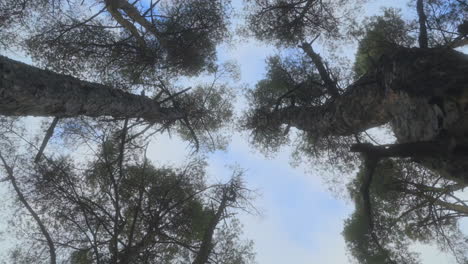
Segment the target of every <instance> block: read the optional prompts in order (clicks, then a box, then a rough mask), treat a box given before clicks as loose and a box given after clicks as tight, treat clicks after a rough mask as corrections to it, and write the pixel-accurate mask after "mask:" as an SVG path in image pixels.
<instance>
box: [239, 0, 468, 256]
mask: <svg viewBox="0 0 468 264" xmlns="http://www.w3.org/2000/svg"><path fill="white" fill-rule="evenodd" d="M248 2H249V3H251V6H250V7H249V9H248V10H247V12H248V17H249V23H248V25H247V28H248V30H250V32H252V33H253V35H254V36H256V37H257V38H258V39H260V40H263V41H267V42H270V43H274V44H276V45H277V46H279V47H286V48H289V50H287V51H286V54H287V56H288V59H277V60H278V61H283V62H282V63H281V64H280V65H281V66H280V67H278V63H276V64H273V63H269V64H268V70H267V75H266V77H265V79H264V80H262V81H260V82H259V83H258V84H257V85H256V87H255V88H254V89H253V90H252V91H250V92H249V101H250V109H248V111H247V112H246V114H245V116H244V122H243V124H244V128H245V129H247V130H250V131H253V133H252V134H253V140H252V141H253V143H254V144H257V145H259V146H260V147H262V148H264V149H266V150H267V151H271V150H275V149H276V148H277V147H278V145H281V144H285V143H286V142H290V141H289V140H290V139H291V135H296V137H295V138H294V139H295V140H296V146H297V152H298V153H299V155H298V156H309V157H313V158H315V159H316V160H318V161H319V163H322V164H323V161H324V159H323V158H324V157H325V158H326V159H325V160H328V162H329V164H330V165H331V166H330V167H337V166H338V165H339V164H340V163H341V164H344V165H342V166H341V167H342V168H345V171H347V172H350V171H352V169H353V168H354V165H355V164H356V163H357V162H358V160H359V158H361V160H362V165H361V166H362V168H363V172H362V173H361V176H358V178H359V177H362V178H360V179H359V184H358V186H356V187H354V189H353V192H354V193H353V192H352V193H353V195H352V196H353V197H354V198H355V199H356V200H359V201H358V202H357V205H356V212H355V213H354V214H353V216H352V217H351V219H349V220H348V221H347V222H346V225H347V228H346V230H345V232H344V235H345V237H347V239H348V246H349V248H350V251H351V253H352V254H353V255H354V256H355V257H356V258H357V259H358V260H359V261H361V262H363V263H414V262H415V261H416V258H415V256H414V255H412V254H410V253H409V251H408V249H407V246H408V243H409V241H410V240H415V239H416V238H417V239H419V238H421V239H422V240H424V239H425V240H424V242H428V241H433V240H437V241H438V242H440V243H439V245H442V246H441V247H443V248H445V249H447V248H450V247H452V248H450V250H451V251H452V252H453V253H454V254H455V255H456V256H457V258H458V260H459V261H460V263H463V261H464V260H463V258H461V255H460V254H459V253H460V252H463V250H464V245H463V243H461V244H460V245H461V246H460V247H459V248H458V249H457V247H458V246H459V244H458V243H459V242H460V241H462V242H463V239H464V238H463V237H464V236H463V235H461V234H460V233H459V230H458V229H457V228H456V223H457V221H456V220H457V219H460V218H462V217H465V215H464V212H465V211H464V210H466V207H465V205H463V204H462V203H461V202H463V201H461V200H456V198H454V197H452V196H450V195H453V192H454V190H452V189H451V187H450V188H449V187H447V186H461V188H463V187H464V186H466V180H467V178H466V173H465V171H466V167H467V165H468V164H467V163H466V158H465V156H466V153H467V152H466V136H465V135H466V132H467V130H466V126H465V125H464V123H465V122H466V119H467V117H466V113H465V109H466V103H465V102H466V100H465V97H466V88H467V87H466V82H467V81H468V80H467V79H466V78H467V75H466V71H467V70H468V56H467V55H465V54H463V53H461V52H458V51H456V50H454V48H455V47H461V46H463V45H465V44H466V40H467V39H466V34H465V33H464V25H465V24H466V22H465V21H464V17H466V14H467V13H468V6H467V4H466V1H424V0H417V1H412V4H415V5H414V8H415V9H414V10H415V13H417V15H418V16H417V19H415V20H414V21H405V20H403V19H402V18H400V17H399V16H398V15H397V13H396V12H395V11H393V10H386V11H385V12H384V15H383V16H381V17H374V18H371V19H368V20H367V22H366V23H367V24H366V25H364V26H363V30H361V32H362V33H363V34H358V38H360V39H359V48H358V53H357V57H356V63H355V65H354V69H353V68H352V67H348V72H351V70H354V71H355V72H354V73H351V74H346V72H343V71H342V70H341V69H342V68H343V67H337V64H338V63H337V62H333V61H327V60H325V59H324V58H323V57H322V56H321V55H320V54H319V53H317V52H316V51H315V50H314V48H313V45H315V43H316V42H321V43H322V44H323V46H325V47H324V48H323V49H322V50H323V51H326V48H327V46H329V47H330V49H333V48H334V47H336V46H337V45H339V43H340V38H341V37H344V36H345V35H344V33H346V32H350V33H356V31H354V26H353V25H354V19H355V18H356V17H353V13H352V11H353V10H352V8H350V6H349V5H352V4H353V2H354V3H355V2H357V1H313V0H304V1H282V0H281V1H276V0H266V1H260V0H259V1H248ZM337 2H339V3H340V4H341V6H340V8H336V9H331V8H330V6H332V5H333V4H336V3H337ZM338 10H339V11H338ZM338 13H339V15H338ZM341 14H344V15H343V16H342V15H341ZM346 15H348V16H346ZM415 25H418V26H415ZM412 29H417V30H412ZM416 40H417V43H418V46H415V45H416V43H415V42H416ZM294 48H298V52H296V53H299V52H301V53H302V54H301V55H300V56H297V57H293V56H291V54H294V53H293V52H292V51H291V49H294ZM291 58H293V59H291ZM288 60H292V61H293V62H289V61H288ZM286 61H288V62H287V63H286ZM296 65H303V66H301V68H303V69H308V70H307V71H306V72H304V73H300V74H299V76H300V77H296V76H297V70H296V68H297V67H296ZM278 68H280V69H281V70H277V69H278ZM306 76H316V77H318V78H317V79H315V81H314V82H313V83H309V84H306V83H307V82H306V81H305V80H306V79H307V78H308V77H306ZM353 76H354V78H353ZM290 80H292V81H290ZM290 83H292V85H291V84H290ZM301 85H304V86H305V87H306V88H302V87H301ZM279 87H280V88H279ZM297 87H301V88H297ZM299 89H304V90H306V91H307V92H308V94H307V95H305V94H301V93H300V92H298V90H299ZM298 98H300V99H298ZM298 102H301V103H298ZM383 126H387V127H389V128H390V129H391V132H393V134H394V135H395V137H396V142H395V143H394V144H389V145H379V144H378V143H379V142H375V143H376V144H377V145H372V144H370V142H371V141H372V140H373V139H372V138H370V136H368V135H367V130H368V129H370V128H376V127H383ZM291 128H294V129H291ZM294 133H296V134H294ZM350 150H351V153H350ZM356 152H358V153H361V154H362V155H361V157H359V156H356V155H354V154H353V153H356ZM386 159H392V160H397V161H400V160H404V161H406V162H407V163H409V164H410V165H411V166H418V167H420V168H421V169H420V170H413V171H412V172H413V173H412V174H408V175H407V177H408V178H410V180H407V181H406V182H401V181H400V182H399V185H398V186H397V187H395V188H396V189H390V190H391V191H386V190H382V189H378V190H375V189H373V188H375V187H373V186H375V185H379V184H383V183H385V182H383V181H384V180H385V179H383V178H382V177H376V176H375V175H374V174H375V171H376V169H377V168H378V166H379V164H381V163H382V162H384V161H385V160H386ZM426 171H430V172H431V173H433V174H434V175H436V176H434V177H435V179H439V181H436V180H434V178H432V179H426V178H424V177H423V176H421V175H422V174H423V172H426ZM392 173H396V172H390V174H392ZM405 177H406V176H405ZM392 178H393V179H396V178H398V176H392ZM423 178H424V180H423V181H419V179H423ZM343 181H345V180H343ZM441 181H443V182H444V183H443V184H442V183H441ZM415 182H418V185H416V186H415V185H414V183H415ZM431 182H433V183H437V184H435V185H434V186H433V185H431ZM429 187H437V188H440V192H435V191H434V189H432V190H431V191H429V189H430V188H429ZM428 188H429V189H428ZM356 193H358V194H356ZM389 193H391V194H389ZM387 194H388V195H389V196H390V197H395V196H396V197H399V198H388V197H383V198H381V196H383V195H387ZM455 197H456V196H455ZM392 199H396V200H397V201H399V202H401V201H406V200H408V199H410V200H411V201H415V203H414V204H412V205H407V204H404V205H401V204H398V202H395V201H396V200H392ZM400 199H401V200H400ZM418 201H419V202H420V203H423V204H424V208H417V204H418ZM392 206H393V207H392ZM407 206H408V207H407ZM410 208H413V209H414V212H415V214H416V216H418V217H426V216H430V218H428V219H430V220H428V219H423V218H417V217H416V216H415V215H412V214H408V215H407V216H404V217H402V218H401V219H395V218H393V217H397V216H395V215H398V214H403V212H404V211H405V210H407V209H408V210H409V209H410ZM387 212H389V213H388V214H387ZM391 212H394V213H395V214H394V215H392V214H391ZM427 212H430V213H427ZM434 212H436V213H434ZM417 214H420V215H417ZM410 215H411V216H410ZM454 215H456V217H455V216H454ZM406 217H410V218H406ZM411 217H412V218H411ZM448 219H450V220H448ZM423 220H427V221H429V222H430V224H429V225H432V226H430V227H428V229H431V231H433V232H432V233H431V235H428V236H426V237H424V236H423V235H422V234H423V233H424V232H425V231H427V230H428V229H426V230H423V229H416V230H414V231H412V232H410V233H408V229H411V228H412V227H414V226H412V227H411V224H416V225H421V226H424V225H427V224H428V223H429V222H424V221H423ZM405 221H408V223H406V224H407V225H406V224H405ZM393 222H396V224H395V225H396V226H394V227H393V226H391V223H393ZM405 225H406V226H407V228H406V229H404V228H403V227H404V226H405ZM402 228H403V229H402ZM454 245H457V246H454Z"/></svg>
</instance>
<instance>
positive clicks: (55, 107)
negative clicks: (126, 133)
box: [0, 56, 183, 123]
mask: <svg viewBox="0 0 468 264" xmlns="http://www.w3.org/2000/svg"><path fill="white" fill-rule="evenodd" d="M0 115H6V116H55V117H76V116H81V115H83V116H89V117H99V116H112V117H115V118H137V117H139V118H143V119H145V120H147V121H149V122H155V123H160V122H164V121H172V120H177V119H180V118H182V117H183V113H181V112H180V111H177V110H175V109H173V108H163V107H161V106H160V105H159V103H158V102H156V101H154V100H152V99H150V98H148V97H145V96H140V95H135V94H131V93H128V92H124V91H121V90H117V89H113V88H112V87H108V86H104V85H101V84H97V83H90V82H86V81H82V80H79V79H77V78H74V77H71V76H66V75H62V74H57V73H54V72H51V71H48V70H42V69H39V68H36V67H32V66H29V65H26V64H24V63H20V62H17V61H14V60H11V59H8V58H6V57H3V56H0Z"/></svg>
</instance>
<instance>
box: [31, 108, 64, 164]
mask: <svg viewBox="0 0 468 264" xmlns="http://www.w3.org/2000/svg"><path fill="white" fill-rule="evenodd" d="M59 119H60V118H58V117H55V118H54V120H52V123H51V124H50V126H49V128H48V129H47V132H46V134H45V136H44V139H43V140H42V144H41V147H40V148H39V151H38V152H37V155H36V158H35V159H34V163H38V162H39V161H40V160H41V157H42V154H43V153H44V150H45V148H46V146H47V143H49V140H50V138H51V137H52V136H53V135H54V129H55V127H56V126H57V123H58V121H59Z"/></svg>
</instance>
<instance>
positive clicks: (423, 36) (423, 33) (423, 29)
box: [416, 0, 428, 49]
mask: <svg viewBox="0 0 468 264" xmlns="http://www.w3.org/2000/svg"><path fill="white" fill-rule="evenodd" d="M416 10H417V11H418V17H419V39H418V41H419V47H420V48H423V49H426V48H428V39H427V26H426V21H427V16H426V13H425V12H424V0H418V1H417V2H416Z"/></svg>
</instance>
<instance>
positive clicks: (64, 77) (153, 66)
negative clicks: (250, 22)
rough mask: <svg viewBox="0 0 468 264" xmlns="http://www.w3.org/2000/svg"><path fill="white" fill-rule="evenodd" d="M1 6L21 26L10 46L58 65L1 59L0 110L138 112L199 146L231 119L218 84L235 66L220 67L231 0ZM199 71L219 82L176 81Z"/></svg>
mask: <svg viewBox="0 0 468 264" xmlns="http://www.w3.org/2000/svg"><path fill="white" fill-rule="evenodd" d="M96 9H97V10H96ZM0 14H5V15H4V17H8V19H7V20H6V22H8V23H6V22H5V23H4V24H2V26H3V28H5V30H8V29H14V30H17V31H21V32H22V34H20V36H18V38H19V39H14V40H12V41H11V42H8V43H6V44H4V45H5V46H6V47H7V48H9V49H19V50H21V51H26V52H28V53H29V54H30V55H31V56H32V58H33V59H34V60H36V61H37V62H38V63H39V64H40V65H41V66H43V67H46V68H48V69H50V70H43V69H40V68H37V67H33V66H28V65H26V64H23V63H19V62H17V61H13V60H11V59H8V58H6V57H0V72H1V74H0V75H1V77H0V85H1V87H0V89H1V91H2V92H1V94H2V95H1V96H0V102H1V105H2V108H1V109H0V114H2V115H6V116H47V117H55V118H70V117H72V118H76V117H79V116H88V117H93V118H97V117H105V118H107V117H109V116H110V117H113V118H114V119H117V120H119V119H120V120H121V119H125V118H135V119H136V118H140V119H143V120H144V121H145V122H146V124H152V125H159V126H160V127H164V128H165V129H169V128H172V127H174V128H176V130H177V131H180V132H184V135H185V138H190V140H191V141H192V142H193V143H194V145H196V147H197V148H198V146H199V142H200V140H199V139H198V137H201V138H206V137H210V138H216V136H213V135H211V134H210V133H215V132H216V131H219V130H220V128H221V127H222V125H223V123H225V122H226V121H228V120H229V119H230V118H231V117H232V103H231V102H232V100H231V98H229V97H230V96H232V93H230V92H229V89H228V87H226V86H225V85H223V84H220V83H219V82H220V75H223V74H226V73H227V72H228V71H231V70H233V69H234V68H233V67H228V68H226V67H224V66H222V65H215V60H216V52H215V49H216V45H217V44H218V43H220V42H221V41H223V40H225V39H226V38H227V37H228V33H227V30H226V27H227V22H228V18H229V5H228V2H224V1H215V2H213V1H204V0H201V1H185V0H180V1H170V2H164V3H163V2H161V1H155V2H151V4H150V5H149V6H148V5H144V4H140V3H137V2H135V3H133V4H130V3H129V2H127V1H115V0H112V1H111V0H109V1H98V2H96V3H94V1H42V2H41V3H39V2H37V1H28V0H18V1H16V0H15V1H2V2H1V5H0ZM12 14H14V15H12ZM2 17H3V16H2ZM2 32H3V31H2ZM5 32H6V31H5ZM15 40H16V41H15ZM226 69H228V70H226ZM201 72H204V73H211V74H213V75H214V76H215V77H214V78H215V80H216V81H215V82H213V83H212V84H209V85H201V84H200V85H196V87H188V88H184V89H181V88H179V87H177V85H175V83H177V78H180V77H182V76H192V75H197V74H200V73H201ZM70 75H72V76H74V77H72V76H70ZM136 91H139V92H141V95H140V94H138V95H137V94H135V92H136ZM145 91H146V92H148V93H150V96H149V97H148V96H145ZM194 102H202V103H196V104H194ZM213 102H217V103H216V104H214V103H213ZM174 125H175V126H174ZM183 127H185V128H183ZM186 131H189V132H188V133H187V132H186ZM214 141H216V139H214V140H211V141H202V142H209V143H213V142H214ZM216 143H217V142H216ZM216 147H217V146H216Z"/></svg>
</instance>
